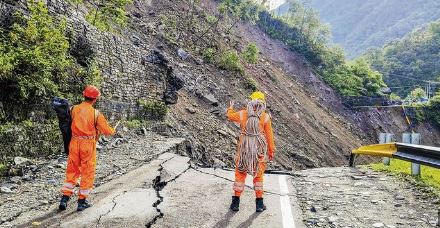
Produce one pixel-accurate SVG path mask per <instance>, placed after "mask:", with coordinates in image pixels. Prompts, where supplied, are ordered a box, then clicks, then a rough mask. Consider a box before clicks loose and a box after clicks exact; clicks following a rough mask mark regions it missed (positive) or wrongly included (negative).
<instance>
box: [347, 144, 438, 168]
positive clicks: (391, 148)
mask: <svg viewBox="0 0 440 228" xmlns="http://www.w3.org/2000/svg"><path fill="white" fill-rule="evenodd" d="M358 155H370V156H378V157H389V158H395V159H400V160H404V161H409V162H413V163H418V164H422V165H426V166H430V167H434V168H439V169H440V148H439V147H432V146H422V145H414V144H407V143H387V144H374V145H369V146H362V147H360V148H358V149H355V150H353V151H352V153H351V156H350V162H349V163H350V167H354V166H355V160H356V156H358Z"/></svg>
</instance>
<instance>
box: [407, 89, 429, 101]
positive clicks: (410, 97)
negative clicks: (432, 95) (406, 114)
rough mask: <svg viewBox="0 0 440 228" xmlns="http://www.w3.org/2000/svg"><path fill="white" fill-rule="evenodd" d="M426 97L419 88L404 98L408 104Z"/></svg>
mask: <svg viewBox="0 0 440 228" xmlns="http://www.w3.org/2000/svg"><path fill="white" fill-rule="evenodd" d="M424 97H426V93H425V91H424V90H423V89H421V88H415V89H414V90H413V91H411V93H410V94H409V95H408V96H407V97H406V100H408V101H410V102H418V101H420V99H422V98H424Z"/></svg>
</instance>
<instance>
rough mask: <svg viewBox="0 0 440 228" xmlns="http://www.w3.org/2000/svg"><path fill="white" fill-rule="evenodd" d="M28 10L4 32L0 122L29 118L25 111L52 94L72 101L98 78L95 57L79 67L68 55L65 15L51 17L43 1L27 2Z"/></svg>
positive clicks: (0, 38)
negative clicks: (60, 17)
mask: <svg viewBox="0 0 440 228" xmlns="http://www.w3.org/2000/svg"><path fill="white" fill-rule="evenodd" d="M28 9H29V16H28V17H24V16H23V15H21V14H19V13H17V14H16V16H15V18H14V22H15V23H13V25H12V26H11V27H10V28H6V29H4V30H1V31H0V89H1V91H2V93H1V95H0V103H2V104H3V105H1V106H3V107H1V106H0V114H1V115H0V123H4V122H7V121H22V120H26V119H27V118H28V116H27V114H29V113H27V112H25V111H33V110H32V107H34V108H35V106H37V105H41V104H44V103H47V101H48V100H50V99H51V98H52V97H53V96H64V97H67V98H70V99H74V98H75V95H74V94H79V91H80V89H81V88H82V87H83V85H85V84H87V83H91V82H97V81H99V77H100V74H99V71H98V70H97V69H96V67H95V66H94V64H93V60H92V59H90V60H89V62H88V63H89V65H87V66H81V65H79V64H77V63H76V61H75V58H74V57H73V56H72V55H70V43H69V38H68V37H67V36H66V23H65V20H64V19H61V20H58V19H55V18H53V17H52V16H50V15H49V14H48V10H47V8H46V6H45V4H44V3H43V2H42V1H36V2H34V1H29V4H28ZM2 108H3V109H4V110H9V112H5V111H4V110H1V109H2Z"/></svg>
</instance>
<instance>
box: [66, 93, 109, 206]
mask: <svg viewBox="0 0 440 228" xmlns="http://www.w3.org/2000/svg"><path fill="white" fill-rule="evenodd" d="M100 95H101V93H100V92H99V90H98V89H97V88H96V87H94V86H90V85H89V86H87V87H86V88H85V90H84V91H83V96H84V101H83V102H82V103H81V104H79V105H75V106H73V108H72V109H71V117H72V125H71V129H72V139H71V141H70V144H69V156H68V161H67V169H66V180H65V181H64V185H63V187H62V192H63V197H62V198H61V202H60V205H59V209H60V210H65V209H66V207H67V202H68V201H69V199H70V197H71V196H72V195H73V192H74V188H75V186H76V184H77V182H78V179H79V178H81V181H80V182H81V183H80V185H79V192H78V208H77V210H78V211H83V210H85V209H86V208H89V207H90V206H91V204H90V203H89V202H88V201H87V200H86V199H87V197H88V196H89V195H90V192H91V191H92V188H93V183H94V181H95V169H96V143H97V141H98V138H99V135H100V134H104V135H113V134H115V129H113V128H112V127H110V126H109V124H108V123H107V120H106V119H105V117H104V115H103V114H102V113H100V112H99V111H97V110H95V109H94V108H93V105H94V104H95V103H96V100H97V99H98V98H99V97H100Z"/></svg>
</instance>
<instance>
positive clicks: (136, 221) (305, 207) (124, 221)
mask: <svg viewBox="0 0 440 228" xmlns="http://www.w3.org/2000/svg"><path fill="white" fill-rule="evenodd" d="M233 180H234V172H233V171H230V170H224V169H213V168H201V167H197V166H195V165H193V164H192V163H191V162H190V159H189V158H188V157H184V156H181V155H177V154H174V153H172V152H166V153H163V154H161V155H159V156H158V157H157V158H156V159H154V160H152V161H150V162H149V163H146V164H145V165H143V166H141V167H139V168H137V169H135V170H133V171H130V172H128V173H127V174H125V175H122V176H120V177H119V178H116V179H113V180H111V181H109V182H107V183H105V184H103V185H101V186H99V187H97V188H96V190H95V193H94V194H93V195H92V198H91V202H92V203H93V204H94V205H93V207H91V208H89V209H87V210H85V211H84V212H76V211H75V210H76V202H75V201H73V200H72V201H71V202H70V205H69V208H68V210H67V211H65V212H61V213H59V212H57V204H54V205H52V207H51V210H49V211H46V212H42V213H44V214H41V215H40V216H39V217H38V216H28V217H21V220H20V221H24V224H23V222H22V223H18V222H19V221H16V222H17V223H15V224H14V227H29V226H32V223H34V224H35V223H36V224H38V225H39V226H40V227H123V226H124V227H152V228H159V227H282V228H288V227H289V228H296V227H299V228H301V227H433V226H435V224H436V223H437V221H436V218H435V216H436V211H435V210H433V209H434V208H435V206H434V205H431V204H430V203H429V202H428V201H427V199H423V197H418V196H417V191H416V190H414V189H412V188H411V187H410V186H409V184H408V183H404V182H402V181H400V180H398V179H396V178H395V177H392V176H387V175H386V174H381V173H376V172H373V171H371V170H363V169H351V168H346V167H336V168H322V169H312V170H304V171H298V172H295V176H294V177H293V176H286V175H274V174H266V175H265V185H264V188H265V196H264V201H265V204H266V205H267V208H268V209H267V210H266V211H264V212H262V213H255V196H254V192H253V190H252V178H251V177H248V178H247V179H246V186H247V187H246V189H245V192H244V193H243V195H242V197H241V203H240V211H239V212H236V213H234V212H231V211H229V204H230V201H231V195H232V183H233ZM396 194H397V195H396ZM387 202H388V203H387ZM426 205H429V206H427V207H425V206H426ZM415 208H417V210H415ZM346 214H348V215H350V216H344V215H346Z"/></svg>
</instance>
